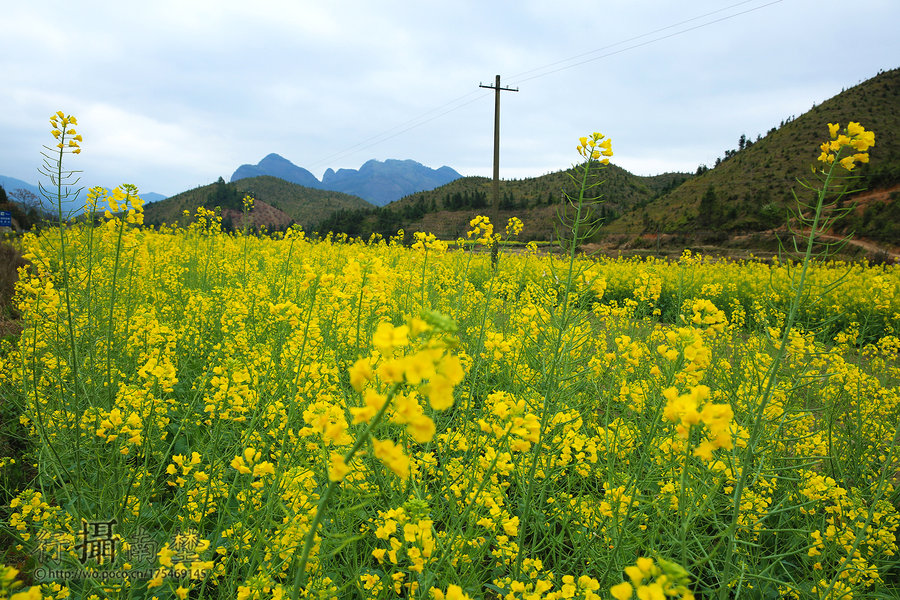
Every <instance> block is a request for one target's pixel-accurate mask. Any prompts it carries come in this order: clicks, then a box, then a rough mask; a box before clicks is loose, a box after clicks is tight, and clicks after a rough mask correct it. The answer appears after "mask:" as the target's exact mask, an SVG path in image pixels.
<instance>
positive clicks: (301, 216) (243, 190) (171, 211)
mask: <svg viewBox="0 0 900 600" xmlns="http://www.w3.org/2000/svg"><path fill="white" fill-rule="evenodd" d="M248 194H249V195H250V196H252V197H253V198H254V199H255V200H256V203H255V204H256V205H255V208H254V210H253V212H252V213H251V215H250V217H251V224H252V225H253V226H255V227H260V226H265V227H266V228H267V229H268V230H270V231H271V230H273V229H284V228H286V227H288V226H290V225H292V224H295V223H296V224H298V225H300V226H302V227H303V228H304V229H307V230H309V229H311V228H313V227H314V226H315V225H316V224H318V223H320V222H321V221H322V220H324V219H325V218H327V217H328V216H329V215H330V214H331V213H333V212H335V211H340V210H358V209H363V208H366V207H372V205H371V204H369V203H368V202H366V201H365V200H363V199H362V198H358V197H356V196H351V195H349V194H343V193H341V192H332V191H329V190H317V189H312V188H308V187H304V186H302V185H297V184H296V183H290V182H289V181H285V180H283V179H279V178H277V177H272V176H268V175H265V176H260V177H249V178H245V179H239V180H237V181H234V182H231V183H225V181H224V179H222V178H221V177H220V178H219V180H218V181H217V182H215V183H211V184H209V185H205V186H201V187H198V188H195V189H193V190H188V191H186V192H182V193H180V194H176V195H175V196H172V197H170V198H166V199H165V200H161V201H159V202H152V203H147V205H146V206H145V207H144V213H145V217H144V220H145V222H146V223H147V224H148V225H151V226H158V225H161V224H163V223H173V222H182V223H184V222H186V220H185V218H184V217H183V213H184V211H185V210H187V211H189V213H190V214H191V216H193V215H194V214H196V212H197V208H198V207H200V206H204V207H206V208H209V209H215V208H216V207H219V208H220V209H221V210H222V214H223V224H225V225H226V229H227V228H228V227H227V222H226V220H227V219H230V220H231V222H232V225H233V223H234V222H235V221H236V220H237V219H238V218H239V215H240V213H241V211H242V208H243V198H244V196H245V195H248Z"/></svg>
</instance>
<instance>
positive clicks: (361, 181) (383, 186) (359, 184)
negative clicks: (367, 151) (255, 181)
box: [231, 154, 462, 206]
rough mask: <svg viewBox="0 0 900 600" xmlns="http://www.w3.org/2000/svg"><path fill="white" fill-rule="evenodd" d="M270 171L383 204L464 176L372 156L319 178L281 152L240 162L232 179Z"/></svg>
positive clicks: (320, 187)
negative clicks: (356, 165) (254, 161)
mask: <svg viewBox="0 0 900 600" xmlns="http://www.w3.org/2000/svg"><path fill="white" fill-rule="evenodd" d="M260 175H270V176H272V177H278V178H280V179H284V180H285V181H290V182H291V183H296V184H298V185H302V186H305V187H308V188H314V189H322V190H331V191H335V192H343V193H345V194H351V195H354V196H359V197H360V198H363V199H364V200H367V201H369V202H371V203H372V204H374V205H376V206H384V205H385V204H388V203H390V202H393V201H394V200H398V199H400V198H402V197H404V196H408V195H409V194H414V193H416V192H422V191H428V190H433V189H435V188H437V187H440V186H442V185H444V184H447V183H450V182H451V181H453V180H455V179H459V178H460V177H462V176H461V175H460V174H459V173H457V172H456V171H454V170H453V169H451V168H450V167H446V166H445V167H441V168H440V169H432V168H430V167H426V166H425V165H423V164H421V163H418V162H416V161H414V160H394V159H388V160H386V161H384V162H382V161H378V160H370V161H368V162H367V163H365V164H364V165H363V166H362V167H360V168H359V170H356V169H338V170H337V171H335V170H333V169H328V170H327V171H325V173H324V175H323V176H322V181H319V180H318V179H317V178H316V176H315V175H313V174H312V173H310V172H309V171H307V170H306V169H304V168H303V167H298V166H297V165H295V164H294V163H292V162H291V161H289V160H287V159H286V158H284V157H282V156H279V155H278V154H269V155H268V156H266V157H265V158H263V159H262V160H261V161H259V163H258V164H256V165H241V166H240V167H238V169H237V170H236V171H235V172H234V174H233V175H232V176H231V181H232V182H234V181H238V180H240V179H245V178H248V177H258V176H260Z"/></svg>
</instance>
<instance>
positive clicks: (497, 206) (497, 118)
mask: <svg viewBox="0 0 900 600" xmlns="http://www.w3.org/2000/svg"><path fill="white" fill-rule="evenodd" d="M478 87H481V88H486V89H489V90H494V182H493V187H492V190H491V192H492V195H493V196H494V198H493V206H494V209H493V213H494V214H493V215H492V216H491V220H492V222H493V223H494V227H499V226H500V224H499V223H498V222H497V220H498V219H499V214H500V92H501V91H503V92H518V91H519V88H515V89H513V88H508V87H506V88H505V87H500V76H499V75H497V78H496V79H495V80H494V85H482V84H481V83H479V84H478ZM494 252H496V244H495V248H494Z"/></svg>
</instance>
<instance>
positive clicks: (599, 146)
mask: <svg viewBox="0 0 900 600" xmlns="http://www.w3.org/2000/svg"><path fill="white" fill-rule="evenodd" d="M605 137H606V136H605V135H603V134H602V133H599V132H597V131H595V132H594V133H592V134H591V135H590V136H587V137H582V138H578V142H579V143H578V148H577V150H578V153H579V154H580V155H581V156H583V157H584V158H585V159H586V160H599V161H600V163H601V164H604V165H608V164H609V158H608V157H610V156H612V155H613V151H612V140H610V139H609V138H607V139H603V138H605ZM601 156H604V157H606V158H603V159H602V160H601V159H600V157H601Z"/></svg>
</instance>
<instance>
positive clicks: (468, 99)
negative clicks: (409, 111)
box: [309, 0, 783, 167]
mask: <svg viewBox="0 0 900 600" xmlns="http://www.w3.org/2000/svg"><path fill="white" fill-rule="evenodd" d="M756 1H758V0H743V1H742V2H738V3H736V4H731V5H729V6H726V7H724V8H720V9H717V10H714V11H711V12H708V13H704V14H702V15H698V16H696V17H691V18H690V19H685V20H683V21H678V22H677V23H673V24H671V25H667V26H665V27H660V28H659V29H654V30H652V31H648V32H646V33H642V34H640V35H637V36H633V37H630V38H627V39H624V40H621V41H619V42H616V43H614V44H608V45H606V46H602V47H600V48H596V49H594V50H591V51H588V52H583V53H581V54H577V55H575V56H570V57H569V58H565V59H562V60H558V61H555V62H552V63H549V64H547V65H544V66H541V67H537V68H534V69H529V70H527V71H523V72H521V73H518V74H516V75H514V76H513V77H512V78H511V79H513V80H514V81H515V83H516V84H521V83H522V82H525V81H532V80H534V79H538V78H540V77H545V76H547V75H552V74H553V73H559V72H560V71H565V70H567V69H572V68H574V67H578V66H581V65H584V64H586V63H589V62H593V61H596V60H600V59H603V58H608V57H610V56H614V55H616V54H621V53H623V52H626V51H628V50H633V49H635V48H640V47H642V46H647V45H649V44H653V43H655V42H659V41H662V40H666V39H669V38H672V37H675V36H678V35H682V34H684V33H688V32H690V31H695V30H697V29H701V28H703V27H707V26H709V25H714V24H716V23H721V22H722V21H727V20H728V19H733V18H735V17H738V16H741V15H745V14H747V13H751V12H754V11H757V10H760V9H762V8H765V7H767V6H771V5H773V4H778V3H779V2H782V1H783V0H772V1H770V2H766V3H765V4H761V5H759V6H755V7H753V8H748V9H746V10H742V11H739V12H736V13H732V14H729V15H726V16H723V17H720V18H718V19H713V20H711V21H707V22H704V23H701V24H699V25H695V26H693V27H688V28H686V29H681V30H679V31H676V32H674V33H670V34H667V35H663V36H659V37H656V38H653V39H651V40H647V41H644V42H641V43H639V44H633V45H631V46H627V47H625V48H620V49H619V50H615V51H612V52H607V53H605V54H600V55H599V56H593V57H592V58H587V59H585V60H580V61H578V62H574V63H572V62H571V61H573V60H578V59H579V58H582V57H585V56H592V55H594V54H596V53H598V52H602V51H603V50H607V49H609V48H615V47H616V46H621V45H622V44H627V43H628V42H632V41H635V40H639V39H641V38H645V37H647V36H650V35H653V34H655V33H659V32H661V31H666V30H668V29H672V28H674V27H678V26H680V25H684V24H686V23H690V22H693V21H697V20H699V19H704V18H706V17H710V16H712V15H715V14H718V13H721V12H724V11H726V10H730V9H732V8H737V7H739V6H743V5H745V4H749V3H751V2H756ZM566 63H571V64H566ZM557 65H565V66H562V67H559V68H557V69H552V70H550V71H545V69H549V68H551V67H555V66H557ZM530 73H537V74H536V75H532V76H531V77H525V78H524V79H518V80H515V78H516V77H521V76H523V75H528V74H530ZM488 95H489V93H481V94H479V93H478V92H469V93H468V94H465V95H463V96H460V97H458V98H456V99H454V100H451V101H449V102H447V103H445V104H442V105H441V106H438V107H437V108H433V109H431V110H429V111H426V112H424V113H422V114H421V115H419V116H417V117H414V118H412V119H410V120H408V121H404V122H402V123H399V124H398V125H396V126H394V127H392V128H391V129H387V130H385V131H383V132H381V133H378V134H376V135H374V136H371V137H368V138H366V139H364V140H362V141H360V142H358V143H357V144H354V145H353V146H349V147H347V148H344V149H343V150H340V151H338V152H335V153H333V154H330V155H328V156H325V157H323V158H321V159H319V160H317V161H315V162H312V163H309V166H310V167H316V166H320V165H323V164H325V163H327V162H329V161H333V160H336V159H339V158H343V157H345V156H348V155H350V154H354V153H356V152H358V151H360V150H365V149H367V148H371V147H373V146H377V145H378V144H381V143H383V142H386V141H387V140H389V139H392V138H395V137H397V136H400V135H402V134H404V133H406V132H407V131H410V130H412V129H415V128H417V127H421V126H422V125H425V124H426V123H430V122H431V121H435V120H437V119H439V118H441V117H443V116H445V115H447V114H449V113H451V112H454V111H456V110H459V109H461V108H463V107H465V106H468V105H469V104H472V103H474V102H477V101H478V100H481V99H482V98H484V97H486V96H488ZM472 96H475V97H474V98H472ZM447 107H451V108H447ZM445 108H446V110H444V109H445ZM435 113H437V114H435ZM429 115H432V116H429Z"/></svg>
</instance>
